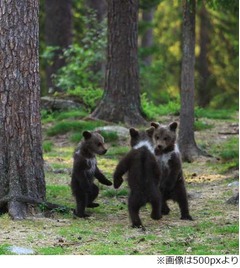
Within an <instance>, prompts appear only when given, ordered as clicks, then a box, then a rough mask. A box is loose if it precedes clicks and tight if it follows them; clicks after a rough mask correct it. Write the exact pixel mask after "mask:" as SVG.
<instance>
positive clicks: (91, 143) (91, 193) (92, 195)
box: [71, 131, 112, 218]
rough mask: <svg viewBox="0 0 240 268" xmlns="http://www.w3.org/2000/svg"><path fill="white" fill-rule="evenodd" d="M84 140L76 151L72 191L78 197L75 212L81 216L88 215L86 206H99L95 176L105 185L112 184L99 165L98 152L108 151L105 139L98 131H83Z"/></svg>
mask: <svg viewBox="0 0 240 268" xmlns="http://www.w3.org/2000/svg"><path fill="white" fill-rule="evenodd" d="M83 137H84V140H83V141H81V142H80V144H79V146H78V147H77V149H76V150H75V152H74V161H73V172H72V180H71V188H72V193H73V195H74V197H75V199H76V203H77V209H76V210H74V214H75V215H76V216H78V217H80V218H83V217H88V216H89V215H88V214H86V213H85V208H86V207H89V208H93V207H97V206H99V204H97V203H94V202H93V201H94V200H95V199H96V197H97V196H98V193H99V189H98V187H97V185H95V184H94V177H96V178H97V179H98V181H99V182H100V183H102V184H105V185H108V186H110V185H112V182H110V181H109V180H108V179H107V178H106V177H105V176H104V175H103V174H102V173H101V171H100V170H99V168H98V167H97V160H96V156H95V155H96V154H98V155H103V154H105V153H106V152H107V149H106V148H105V147H104V139H103V137H102V136H101V135H100V134H99V133H97V132H89V131H84V132H83Z"/></svg>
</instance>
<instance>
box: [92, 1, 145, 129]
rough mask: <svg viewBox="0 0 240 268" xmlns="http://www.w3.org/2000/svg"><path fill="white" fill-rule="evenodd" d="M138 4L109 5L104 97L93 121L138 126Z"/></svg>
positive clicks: (125, 2) (140, 115) (109, 3)
mask: <svg viewBox="0 0 240 268" xmlns="http://www.w3.org/2000/svg"><path fill="white" fill-rule="evenodd" d="M137 39H138V0H131V1H127V0H116V1H111V0H109V1H108V51H107V55H108V56H107V67H106V73H105V94H104V96H103V99H102V101H101V102H100V103H99V105H98V107H97V108H96V109H95V111H94V112H93V113H92V115H91V116H92V117H94V118H98V119H102V120H106V121H110V122H116V123H119V122H123V123H126V124H128V125H141V124H144V123H145V120H144V119H143V117H142V114H141V104H140V89H139V70H138V55H137V50H138V46H137Z"/></svg>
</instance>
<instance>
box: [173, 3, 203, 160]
mask: <svg viewBox="0 0 240 268" xmlns="http://www.w3.org/2000/svg"><path fill="white" fill-rule="evenodd" d="M182 6H183V25H182V70H181V90H180V91H181V94H180V95H181V109H180V127H179V137H178V139H179V149H180V151H181V154H182V158H183V160H184V161H192V160H193V159H194V157H196V156H198V155H199V154H200V152H201V151H200V149H199V148H198V147H197V145H196V142H195V137H194V65H195V53H194V51H195V7H196V3H195V0H182Z"/></svg>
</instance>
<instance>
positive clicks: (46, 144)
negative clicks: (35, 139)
mask: <svg viewBox="0 0 240 268" xmlns="http://www.w3.org/2000/svg"><path fill="white" fill-rule="evenodd" d="M52 148H53V142H51V141H44V142H43V152H44V153H49V152H51V151H52Z"/></svg>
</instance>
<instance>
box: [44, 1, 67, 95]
mask: <svg viewBox="0 0 240 268" xmlns="http://www.w3.org/2000/svg"><path fill="white" fill-rule="evenodd" d="M45 13H46V15H45V16H46V21H45V36H46V37H45V38H46V45H47V46H51V47H56V49H55V50H54V56H53V58H52V64H50V65H48V66H47V68H46V79H47V88H48V89H51V90H50V91H51V92H53V91H61V89H60V88H56V87H55V86H54V84H53V75H54V74H56V73H57V71H58V70H59V69H60V68H61V67H62V66H64V65H65V60H64V58H63V57H62V53H63V50H64V49H66V48H68V47H69V46H70V45H71V44H72V0H60V1H59V0H45Z"/></svg>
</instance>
